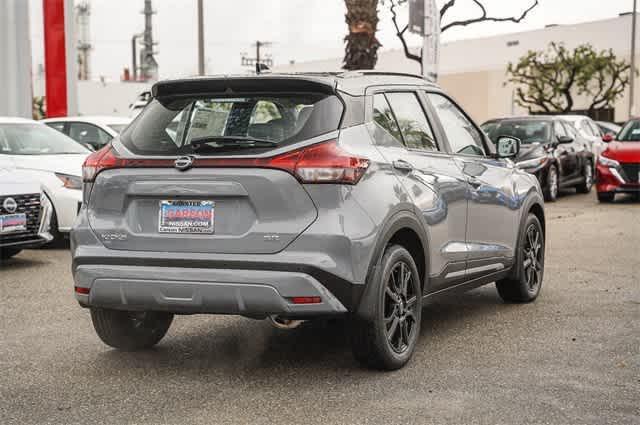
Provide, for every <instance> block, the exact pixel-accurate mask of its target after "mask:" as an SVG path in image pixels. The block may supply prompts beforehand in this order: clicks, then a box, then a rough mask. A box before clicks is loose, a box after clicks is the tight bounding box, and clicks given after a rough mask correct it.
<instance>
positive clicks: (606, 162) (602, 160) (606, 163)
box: [598, 155, 620, 167]
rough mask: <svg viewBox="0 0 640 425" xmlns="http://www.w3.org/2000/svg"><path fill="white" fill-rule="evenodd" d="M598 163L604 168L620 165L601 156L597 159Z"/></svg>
mask: <svg viewBox="0 0 640 425" xmlns="http://www.w3.org/2000/svg"><path fill="white" fill-rule="evenodd" d="M598 162H599V163H600V164H601V165H604V166H605V167H618V166H619V165H620V163H619V162H618V161H616V160H615V159H610V158H607V157H604V156H602V155H600V157H599V158H598Z"/></svg>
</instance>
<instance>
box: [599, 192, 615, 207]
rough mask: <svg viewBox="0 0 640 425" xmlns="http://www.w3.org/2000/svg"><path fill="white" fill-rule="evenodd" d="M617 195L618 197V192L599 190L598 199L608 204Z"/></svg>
mask: <svg viewBox="0 0 640 425" xmlns="http://www.w3.org/2000/svg"><path fill="white" fill-rule="evenodd" d="M615 197H616V194H615V193H613V192H598V201H600V202H604V203H607V204H608V203H610V202H613V200H614V199H615Z"/></svg>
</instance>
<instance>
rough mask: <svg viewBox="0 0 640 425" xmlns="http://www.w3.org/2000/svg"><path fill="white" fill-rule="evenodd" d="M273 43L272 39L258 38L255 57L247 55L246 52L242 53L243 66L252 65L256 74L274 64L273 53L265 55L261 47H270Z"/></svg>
mask: <svg viewBox="0 0 640 425" xmlns="http://www.w3.org/2000/svg"><path fill="white" fill-rule="evenodd" d="M272 44H273V43H271V42H270V41H260V40H256V42H255V44H254V46H255V48H256V56H255V58H249V57H247V54H246V53H242V57H241V58H240V59H241V64H242V66H251V67H254V68H255V71H256V74H259V73H260V72H261V71H262V70H263V69H268V68H270V67H272V66H273V59H272V58H271V55H263V54H262V53H261V49H262V48H263V47H269V46H271V45H272Z"/></svg>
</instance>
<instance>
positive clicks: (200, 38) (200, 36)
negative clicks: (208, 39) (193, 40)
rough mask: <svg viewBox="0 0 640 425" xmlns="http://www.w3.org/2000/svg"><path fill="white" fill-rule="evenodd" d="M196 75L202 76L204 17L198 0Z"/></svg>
mask: <svg viewBox="0 0 640 425" xmlns="http://www.w3.org/2000/svg"><path fill="white" fill-rule="evenodd" d="M198 75H204V16H203V11H202V0H198Z"/></svg>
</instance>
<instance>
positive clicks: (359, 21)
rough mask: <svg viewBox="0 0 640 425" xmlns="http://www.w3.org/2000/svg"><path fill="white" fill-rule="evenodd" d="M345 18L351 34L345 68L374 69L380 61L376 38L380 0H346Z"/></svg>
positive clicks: (346, 47) (347, 38)
mask: <svg viewBox="0 0 640 425" xmlns="http://www.w3.org/2000/svg"><path fill="white" fill-rule="evenodd" d="M344 3H345V5H346V6H347V13H346V15H345V20H346V22H347V25H348V27H349V34H347V36H346V37H345V38H344V40H345V42H346V46H345V52H344V64H343V68H344V69H373V68H374V67H375V65H376V62H377V61H378V48H379V47H380V46H381V44H380V42H379V41H378V39H377V38H376V31H377V30H378V0H345V1H344Z"/></svg>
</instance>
